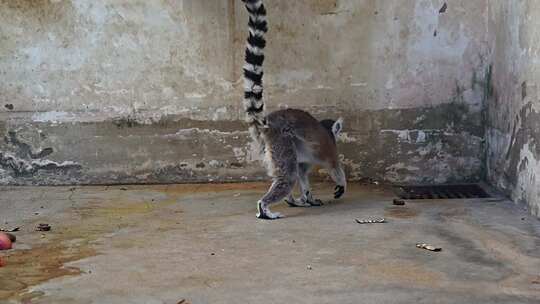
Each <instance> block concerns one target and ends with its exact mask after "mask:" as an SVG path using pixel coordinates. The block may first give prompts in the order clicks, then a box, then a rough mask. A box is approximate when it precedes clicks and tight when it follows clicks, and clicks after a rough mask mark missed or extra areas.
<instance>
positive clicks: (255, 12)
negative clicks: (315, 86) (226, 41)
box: [242, 0, 347, 219]
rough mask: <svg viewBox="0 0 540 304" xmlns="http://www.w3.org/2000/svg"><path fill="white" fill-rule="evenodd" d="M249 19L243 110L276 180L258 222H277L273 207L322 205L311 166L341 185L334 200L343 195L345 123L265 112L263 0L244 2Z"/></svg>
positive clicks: (262, 203) (301, 113)
mask: <svg viewBox="0 0 540 304" xmlns="http://www.w3.org/2000/svg"><path fill="white" fill-rule="evenodd" d="M242 1H243V2H244V3H245V5H246V8H247V11H248V14H249V24H248V28H249V36H248V39H247V45H246V54H245V61H246V62H245V64H244V82H245V83H244V85H245V87H244V90H245V91H244V108H245V110H246V113H247V122H248V123H249V125H250V133H251V135H252V137H253V139H254V140H255V141H256V142H257V143H259V145H260V147H261V153H264V154H265V163H266V166H267V168H268V173H269V175H270V176H271V177H272V179H273V183H272V186H271V187H270V189H269V190H268V192H267V193H266V194H265V195H264V196H263V197H262V198H261V199H260V200H259V201H258V202H257V209H258V212H257V217H258V218H261V219H277V218H280V217H282V216H281V214H279V213H274V212H271V211H270V208H269V206H270V205H271V204H273V203H276V202H279V201H281V200H282V199H286V202H287V203H288V204H289V205H290V206H295V207H307V206H318V205H321V204H322V203H321V201H320V200H316V199H314V198H313V196H312V194H311V189H310V186H309V177H308V176H309V172H310V169H311V167H312V165H314V164H316V165H320V166H322V167H324V168H326V169H327V170H328V172H329V173H330V176H331V177H332V179H333V180H334V181H335V183H336V184H337V186H336V188H335V192H334V197H335V198H340V197H341V196H342V195H343V194H344V193H345V187H346V185H347V180H346V178H345V173H344V171H343V169H342V167H341V164H340V162H339V159H338V154H337V147H336V137H337V136H338V134H339V132H340V131H341V129H342V127H343V120H342V119H341V118H340V119H338V120H337V121H333V120H329V119H327V120H323V121H320V122H319V121H317V120H316V119H315V118H314V117H313V116H311V115H310V114H309V113H307V112H305V111H302V110H295V109H286V110H278V111H275V112H272V113H270V114H268V115H265V113H264V101H263V99H262V98H263V84H262V78H263V67H262V66H263V62H264V52H263V50H264V47H265V45H266V40H265V38H264V34H265V33H266V32H267V31H268V27H267V22H266V9H265V7H264V4H263V1H262V0H242ZM296 181H299V182H300V188H301V191H302V197H301V198H300V199H299V200H296V199H294V197H293V196H292V194H291V191H292V189H293V187H294V185H295V184H296Z"/></svg>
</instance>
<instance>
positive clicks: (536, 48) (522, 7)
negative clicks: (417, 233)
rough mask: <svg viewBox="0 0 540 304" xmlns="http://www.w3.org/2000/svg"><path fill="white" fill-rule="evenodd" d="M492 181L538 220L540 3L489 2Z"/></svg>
mask: <svg viewBox="0 0 540 304" xmlns="http://www.w3.org/2000/svg"><path fill="white" fill-rule="evenodd" d="M489 9H490V39H491V40H492V41H493V47H492V56H493V57H492V61H493V68H492V75H493V76H492V85H491V87H490V98H489V103H488V117H489V120H488V125H487V140H488V143H489V144H488V172H489V179H490V181H491V182H492V183H493V184H495V185H497V186H498V187H499V188H501V189H503V190H504V191H506V192H507V193H508V194H510V195H511V197H512V199H514V200H515V201H516V202H524V203H527V204H528V205H529V206H530V209H531V211H532V213H533V214H536V215H537V216H540V94H539V93H540V92H539V90H538V89H539V87H538V85H539V84H540V2H539V1H535V0H523V1H506V0H500V1H490V8H489Z"/></svg>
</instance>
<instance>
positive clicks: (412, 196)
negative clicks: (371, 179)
mask: <svg viewBox="0 0 540 304" xmlns="http://www.w3.org/2000/svg"><path fill="white" fill-rule="evenodd" d="M397 195H398V196H399V198H402V199H409V200H418V199H460V198H488V197H490V196H489V194H487V193H486V191H484V189H482V188H481V187H480V186H479V185H476V184H467V185H436V186H398V187H397Z"/></svg>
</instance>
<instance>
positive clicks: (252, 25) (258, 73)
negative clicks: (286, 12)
mask: <svg viewBox="0 0 540 304" xmlns="http://www.w3.org/2000/svg"><path fill="white" fill-rule="evenodd" d="M242 1H243V2H244V3H245V4H246V9H247V11H248V13H249V24H248V28H249V37H248V39H247V44H246V59H245V60H246V62H245V64H244V109H245V111H246V114H247V119H248V123H250V124H255V125H265V121H264V101H263V62H264V47H265V46H266V40H265V39H264V34H265V33H266V32H267V31H268V26H267V23H266V9H265V7H264V4H263V1H262V0H242Z"/></svg>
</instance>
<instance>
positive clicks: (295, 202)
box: [285, 198, 311, 207]
mask: <svg viewBox="0 0 540 304" xmlns="http://www.w3.org/2000/svg"><path fill="white" fill-rule="evenodd" d="M285 202H286V203H287V205H289V207H311V205H310V204H309V203H307V202H304V201H303V200H298V199H294V198H293V199H291V198H287V199H285Z"/></svg>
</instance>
